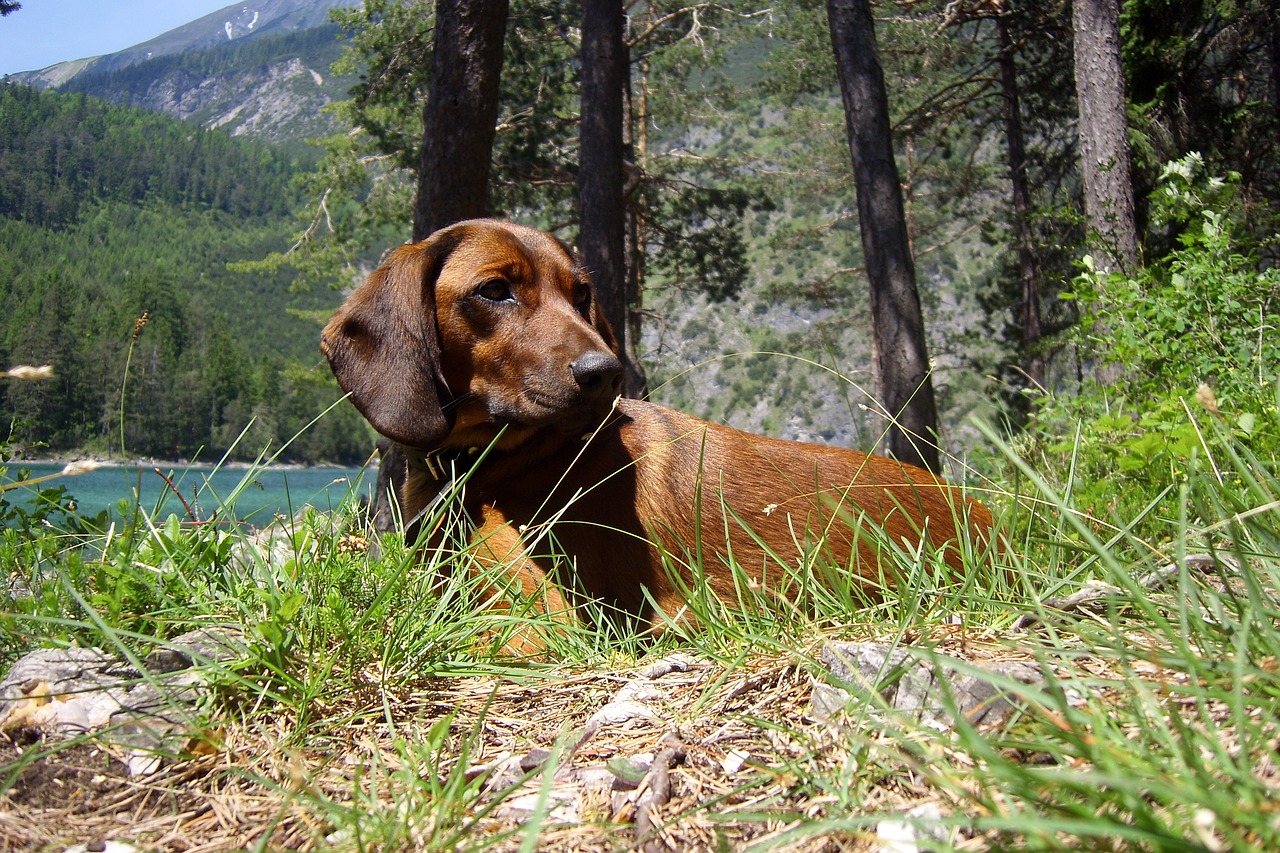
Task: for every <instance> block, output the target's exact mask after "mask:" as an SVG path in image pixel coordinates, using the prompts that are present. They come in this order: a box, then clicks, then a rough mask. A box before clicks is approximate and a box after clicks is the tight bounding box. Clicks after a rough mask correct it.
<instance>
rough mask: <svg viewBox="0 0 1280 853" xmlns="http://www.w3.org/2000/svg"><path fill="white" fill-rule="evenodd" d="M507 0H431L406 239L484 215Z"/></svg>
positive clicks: (420, 236)
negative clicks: (426, 76) (431, 36)
mask: <svg viewBox="0 0 1280 853" xmlns="http://www.w3.org/2000/svg"><path fill="white" fill-rule="evenodd" d="M506 28H507V0H436V32H435V43H434V48H433V50H432V56H431V81H430V83H429V84H428V85H429V91H428V93H427V105H426V107H425V108H424V109H423V133H422V152H421V155H420V157H419V159H418V194H417V199H416V201H415V203H414V208H413V239H414V240H424V239H426V238H427V237H429V236H431V234H432V233H433V232H435V231H437V230H439V229H440V228H443V227H445V226H446V225H450V224H452V223H454V222H458V221H460V220H463V219H472V218H475V217H478V216H484V215H485V213H486V207H485V199H486V197H487V189H488V184H489V161H490V152H491V151H492V150H493V137H494V132H495V131H494V128H495V126H496V124H497V120H498V83H499V80H500V78H501V75H502V41H503V36H504V35H505V33H506Z"/></svg>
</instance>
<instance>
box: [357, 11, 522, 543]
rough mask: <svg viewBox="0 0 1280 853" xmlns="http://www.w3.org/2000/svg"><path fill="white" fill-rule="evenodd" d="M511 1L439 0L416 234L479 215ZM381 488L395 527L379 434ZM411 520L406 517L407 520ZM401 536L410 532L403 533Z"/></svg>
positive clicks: (394, 481)
mask: <svg viewBox="0 0 1280 853" xmlns="http://www.w3.org/2000/svg"><path fill="white" fill-rule="evenodd" d="M507 2H508V0H436V32H435V42H434V44H433V47H432V56H431V79H430V81H429V82H428V84H427V85H428V92H427V105H426V107H425V108H424V109H423V114H422V118H423V128H422V150H421V153H420V155H419V158H418V192H417V197H416V199H415V201H414V207H413V239H414V240H425V239H426V238H427V237H429V236H431V234H433V233H434V232H436V231H438V230H440V229H441V228H444V227H445V226H447V225H451V224H452V223H454V222H459V221H461V220H463V219H473V218H476V217H479V216H484V215H485V214H486V213H487V212H488V210H487V207H486V198H487V196H488V185H489V161H490V152H491V151H492V150H493V138H494V134H495V128H496V125H497V121H498V83H499V81H500V79H501V76H502V46H503V45H502V43H503V37H504V36H505V34H506V29H507V8H508V5H507ZM378 455H379V463H378V487H377V493H376V494H375V497H374V506H373V517H372V521H373V526H374V529H376V530H380V531H383V532H387V531H391V530H394V529H395V526H396V518H395V513H394V511H393V509H392V506H393V505H392V500H391V495H392V494H393V493H394V494H395V495H399V494H400V489H401V486H402V485H403V484H404V476H405V464H406V460H405V456H404V454H403V453H402V452H401V450H400V448H399V447H397V446H396V445H395V444H394V443H393V442H391V441H388V440H387V439H385V438H382V439H379V440H378ZM404 520H405V521H409V519H404ZM405 535H406V537H410V536H412V535H414V534H413V532H412V531H406V534H405Z"/></svg>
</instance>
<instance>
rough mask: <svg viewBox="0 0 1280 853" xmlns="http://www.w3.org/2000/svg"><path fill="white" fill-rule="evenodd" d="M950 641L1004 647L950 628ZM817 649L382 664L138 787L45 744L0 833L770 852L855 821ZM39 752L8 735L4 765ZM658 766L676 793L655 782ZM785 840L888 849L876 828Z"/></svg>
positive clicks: (898, 800) (29, 837)
mask: <svg viewBox="0 0 1280 853" xmlns="http://www.w3.org/2000/svg"><path fill="white" fill-rule="evenodd" d="M940 650H945V651H946V652H947V653H949V654H953V655H959V656H964V657H966V658H968V659H971V660H980V659H984V658H991V657H993V656H996V655H1002V656H1003V655H1007V654H1008V652H1007V651H1006V650H1002V649H1000V648H999V647H996V646H992V645H990V644H986V643H976V642H973V641H971V640H970V641H967V640H966V639H965V638H964V637H963V635H961V634H958V633H957V634H956V635H954V636H953V637H951V638H950V639H948V640H946V641H945V642H944V643H943V645H942V646H941V647H940ZM807 661H808V657H807V656H804V655H791V656H786V655H778V654H770V655H760V656H755V657H751V658H749V659H745V660H742V661H740V662H738V663H737V664H735V665H726V664H722V663H714V662H711V661H709V660H694V659H689V664H688V667H687V669H684V671H679V670H676V671H670V672H667V673H665V674H661V675H659V676H658V677H655V678H648V677H645V676H644V675H636V674H635V673H634V672H625V673H613V672H608V671H600V670H596V671H580V670H578V671H575V670H568V669H561V670H554V671H550V672H545V673H524V674H519V673H510V674H507V675H493V676H476V677H469V678H458V679H449V680H434V681H430V682H425V683H420V684H405V685H386V684H381V683H380V679H379V674H378V673H377V672H374V671H370V672H366V673H364V674H363V678H361V679H359V681H360V682H361V683H360V684H358V685H357V687H356V689H355V690H353V691H352V692H351V693H350V694H348V695H347V696H345V697H344V698H343V699H342V701H340V702H338V703H335V704H331V705H325V706H322V707H312V708H309V709H308V711H309V712H310V714H311V719H310V720H308V721H307V722H306V724H305V730H306V731H305V737H303V736H300V732H301V728H300V723H299V720H298V719H297V717H296V714H295V712H294V711H292V710H284V709H282V710H280V711H278V712H275V713H265V714H261V715H257V716H254V717H252V718H250V719H248V720H246V721H244V722H241V723H239V724H228V725H226V726H224V727H222V728H220V729H219V730H217V731H215V732H211V733H209V734H208V737H207V738H206V739H204V740H202V741H199V742H198V743H195V744H193V745H194V746H196V751H199V752H206V753H207V754H204V755H199V756H195V757H190V758H187V759H186V760H182V761H179V762H176V763H171V764H168V765H167V766H165V767H164V768H163V769H162V770H161V771H159V772H158V773H156V774H154V775H152V776H148V777H144V778H134V779H130V778H127V777H126V776H125V775H124V774H125V768H124V766H123V764H121V763H120V762H119V761H118V760H115V759H113V758H112V757H111V756H110V755H109V754H108V753H107V752H105V751H104V749H105V748H104V747H101V746H94V745H89V744H82V745H77V746H75V747H72V748H63V749H55V750H50V751H49V753H48V754H47V755H46V756H45V757H43V758H42V759H40V760H37V761H35V762H33V763H32V764H30V765H29V766H27V768H26V769H25V770H24V771H23V772H22V773H21V775H19V776H18V778H17V781H16V783H15V784H14V785H13V786H12V789H11V790H10V792H9V795H8V797H7V798H6V806H7V809H6V811H4V812H0V844H3V846H4V847H5V848H6V849H18V848H26V849H31V848H36V849H39V848H42V847H47V848H50V849H58V848H61V847H64V846H66V845H68V844H72V843H86V842H91V841H95V840H112V839H119V840H122V841H130V842H134V843H138V844H141V845H144V846H145V848H146V849H154V850H173V851H178V850H182V851H195V850H200V851H206V850H208V851H211V850H239V849H250V848H257V849H316V848H324V849H333V848H337V849H354V848H363V847H369V848H372V849H380V848H383V847H386V846H391V847H400V848H401V849H427V848H433V849H435V848H439V847H440V846H441V845H440V840H441V838H442V837H443V836H449V835H456V836H457V838H456V839H455V841H456V844H455V846H456V847H458V848H466V849H487V850H512V851H515V850H519V849H521V845H522V844H524V843H526V832H525V830H523V829H522V827H531V828H532V829H533V831H536V833H537V835H538V840H537V846H536V848H534V849H542V850H546V849H555V850H619V849H628V848H632V847H636V848H644V849H652V848H654V847H655V846H656V848H657V849H672V850H719V849H734V850H738V849H743V848H744V847H747V846H759V847H761V848H762V849H763V848H766V847H770V846H772V845H773V843H774V842H778V841H780V840H782V839H785V838H786V837H787V835H788V833H790V832H792V831H793V830H795V829H796V828H797V827H799V826H801V825H806V824H812V822H813V821H815V820H823V819H839V818H849V817H853V818H856V817H859V815H848V814H843V813H842V811H843V809H844V808H845V806H846V805H847V804H842V803H841V802H840V798H838V797H836V796H834V795H833V794H832V793H830V792H826V791H824V790H823V787H824V785H825V783H818V782H816V781H815V780H818V779H826V778H839V777H840V776H841V775H842V774H843V773H847V772H848V771H849V769H850V768H849V762H850V761H854V760H855V759H854V758H853V757H852V756H851V754H850V740H849V738H848V737H847V736H846V734H845V733H844V732H843V731H842V730H841V728H840V727H839V726H837V725H833V724H830V723H821V722H818V721H817V720H815V719H814V718H813V717H812V715H811V711H810V707H809V702H810V694H811V692H812V685H813V675H812V673H813V672H814V668H813V666H812V664H811V663H808V662H807ZM629 696H630V697H634V698H633V699H632V700H631V703H632V704H623V705H619V704H617V701H618V700H623V701H624V702H625V701H626V700H627V697H629ZM611 702H613V703H614V704H610V703H611ZM637 705H638V706H639V708H638V710H637V707H636V706H637ZM602 709H604V710H603V712H602ZM628 711H629V712H630V713H628ZM888 735H889V732H886V737H887V736H888ZM874 737H875V736H874V735H872V738H873V740H874ZM41 747H42V744H40V743H28V744H25V745H23V746H18V745H16V744H12V743H10V744H5V745H4V747H3V750H4V753H6V754H4V755H0V766H2V765H9V764H10V762H11V761H12V760H13V759H15V758H16V757H17V756H16V755H15V753H16V752H17V751H19V750H32V749H37V750H38V749H40V748H41ZM664 750H665V754H663V753H664ZM655 756H657V757H658V758H659V759H662V760H660V761H655ZM664 775H665V776H667V782H668V784H669V792H655V788H657V787H659V786H660V785H661V783H662V782H663V780H662V779H661V778H660V777H662V776H664ZM627 780H629V781H627ZM655 793H657V795H656V796H655ZM868 793H869V794H870V796H869V797H868V798H867V799H866V801H865V803H864V804H863V810H862V815H872V814H877V813H880V814H883V813H892V812H902V811H906V810H908V809H910V808H912V807H914V806H918V805H920V804H923V803H929V802H936V801H937V800H938V792H937V791H936V790H934V789H933V788H932V787H931V786H929V785H928V784H926V783H925V782H924V780H923V779H922V778H920V777H919V776H918V775H916V774H913V773H912V772H910V770H909V768H907V767H905V766H904V767H903V768H901V772H899V773H895V774H889V775H886V776H884V777H883V778H881V779H878V780H876V781H875V783H874V784H873V785H871V786H870V787H869V788H868ZM362 813H363V815H364V817H365V818H368V819H370V820H373V821H375V822H376V821H377V820H379V819H385V820H387V821H390V822H392V823H394V824H395V826H396V829H395V830H394V831H392V832H390V835H389V836H388V837H387V841H389V842H390V843H389V844H388V843H385V842H384V841H383V840H380V838H381V836H380V835H379V833H380V832H385V828H384V829H383V830H373V831H371V832H369V834H368V835H366V836H365V837H364V838H360V837H358V836H357V831H356V830H353V829H352V827H353V826H355V825H357V824H359V823H360V821H355V820H353V818H354V817H355V816H358V815H360V814H362ZM379 816H380V818H379ZM366 822H369V821H368V820H366ZM638 827H639V833H638V830H637V828H638ZM645 827H650V828H649V829H648V830H646V829H645ZM783 844H784V846H785V848H786V849H788V850H797V851H810V850H812V851H818V850H872V849H878V848H877V844H876V841H875V832H874V823H870V824H868V825H867V827H866V828H864V829H863V830H861V831H859V830H857V829H852V828H845V829H838V828H837V829H833V830H832V831H830V832H821V833H819V834H818V835H817V837H813V838H797V839H795V840H793V841H786V842H783Z"/></svg>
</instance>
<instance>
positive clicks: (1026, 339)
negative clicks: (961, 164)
mask: <svg viewBox="0 0 1280 853" xmlns="http://www.w3.org/2000/svg"><path fill="white" fill-rule="evenodd" d="M995 25H996V44H997V46H998V47H999V49H1000V57H999V63H1000V89H1001V93H1002V94H1003V96H1004V107H1005V113H1004V115H1005V119H1004V128H1005V140H1006V144H1007V146H1008V154H1009V182H1010V185H1011V194H1012V205H1013V229H1014V230H1013V235H1014V236H1013V239H1014V244H1015V247H1016V251H1017V255H1018V281H1019V283H1020V284H1021V285H1022V369H1023V371H1024V372H1025V373H1026V375H1027V378H1028V379H1030V380H1031V382H1032V384H1033V385H1035V386H1036V387H1038V388H1043V387H1044V381H1045V376H1044V353H1043V352H1042V351H1041V338H1042V337H1043V334H1044V333H1043V329H1042V327H1041V324H1040V282H1039V280H1038V279H1037V277H1036V260H1035V251H1034V248H1033V246H1032V244H1031V239H1032V238H1031V188H1030V186H1029V185H1028V183H1027V151H1026V146H1025V144H1024V142H1025V140H1024V137H1023V133H1022V113H1021V98H1020V97H1019V95H1018V75H1017V68H1016V67H1015V66H1014V61H1013V55H1014V47H1013V39H1012V38H1011V37H1010V36H1009V24H1008V20H1007V19H1006V18H1005V15H1004V14H1003V13H1001V14H997V15H996V18H995Z"/></svg>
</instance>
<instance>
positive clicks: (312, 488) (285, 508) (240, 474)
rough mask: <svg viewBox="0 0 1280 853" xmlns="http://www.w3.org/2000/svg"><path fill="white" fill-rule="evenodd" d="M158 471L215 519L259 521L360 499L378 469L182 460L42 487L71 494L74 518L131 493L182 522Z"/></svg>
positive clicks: (182, 511)
mask: <svg viewBox="0 0 1280 853" xmlns="http://www.w3.org/2000/svg"><path fill="white" fill-rule="evenodd" d="M7 467H8V469H9V470H8V472H7V474H6V475H5V480H6V481H11V480H13V479H16V477H17V473H18V471H19V469H22V470H30V471H31V476H32V477H40V476H43V475H45V474H52V473H56V472H58V471H61V470H62V467H63V466H62V465H61V464H56V465H53V464H31V463H19V462H9V463H7ZM155 467H159V469H160V470H161V471H162V472H164V473H165V474H166V475H168V476H169V477H170V479H172V480H173V484H174V485H175V486H176V487H177V489H178V490H179V491H180V492H181V493H182V496H183V498H185V499H186V502H187V503H188V504H190V505H191V508H192V510H193V511H195V513H196V515H197V516H198V517H199V518H200V519H202V520H207V519H208V518H209V517H211V516H212V515H213V513H214V511H215V510H218V517H220V518H229V517H233V518H235V519H237V520H239V521H247V522H249V523H250V524H253V525H255V526H258V527H262V526H264V525H267V524H269V523H270V522H271V521H272V519H273V518H274V517H275V516H276V515H277V514H280V515H286V516H292V515H294V514H296V513H297V512H298V511H299V510H301V509H303V508H304V507H306V506H308V505H310V506H314V507H316V508H317V509H322V510H329V509H336V508H337V507H338V506H339V505H340V504H341V503H342V502H343V501H344V500H345V499H346V498H347V496H348V495H349V494H350V493H351V492H352V491H353V490H355V491H356V492H357V494H363V495H365V496H366V497H367V496H368V495H369V494H370V493H371V492H372V490H373V487H374V485H375V483H376V482H377V471H376V469H374V470H369V471H364V472H362V471H361V469H359V468H258V469H253V470H250V469H248V468H242V467H237V468H221V469H217V470H216V471H215V469H214V468H212V467H205V466H198V465H195V466H182V465H173V464H168V465H159V466H153V465H150V464H147V465H104V466H103V467H101V468H99V469H97V470H96V471H92V472H90V473H88V474H83V475H81V476H78V477H59V478H58V479H56V480H53V481H51V482H49V483H46V484H43V485H42V486H41V487H42V488H47V487H49V486H57V485H62V486H66V488H67V491H68V493H70V495H71V496H72V497H73V498H74V499H75V501H76V506H77V510H78V512H79V513H80V515H81V516H85V517H92V516H95V515H97V514H98V513H99V512H101V511H103V510H106V509H110V510H111V511H112V512H113V514H115V515H117V516H119V515H120V511H119V509H118V504H119V503H120V501H121V500H127V501H128V502H129V507H130V510H131V509H132V506H133V503H134V501H135V499H136V500H137V501H138V503H139V505H140V506H141V507H142V508H143V509H144V510H145V511H146V512H148V513H151V514H152V515H153V516H154V517H157V518H161V519H163V518H166V517H168V516H169V515H170V514H174V515H177V516H179V517H181V518H183V519H184V520H186V518H187V509H186V507H184V506H183V505H182V502H181V501H180V500H179V499H178V496H177V495H175V494H174V492H173V489H171V488H170V487H169V485H168V484H167V483H166V482H165V480H164V479H163V478H162V477H161V476H160V475H159V474H157V473H156V472H155V471H154V470H153V469H154V468H155ZM31 497H32V490H30V489H24V488H18V489H13V490H10V491H7V492H5V499H6V500H9V501H11V502H13V503H18V502H29V501H30V500H31Z"/></svg>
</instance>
